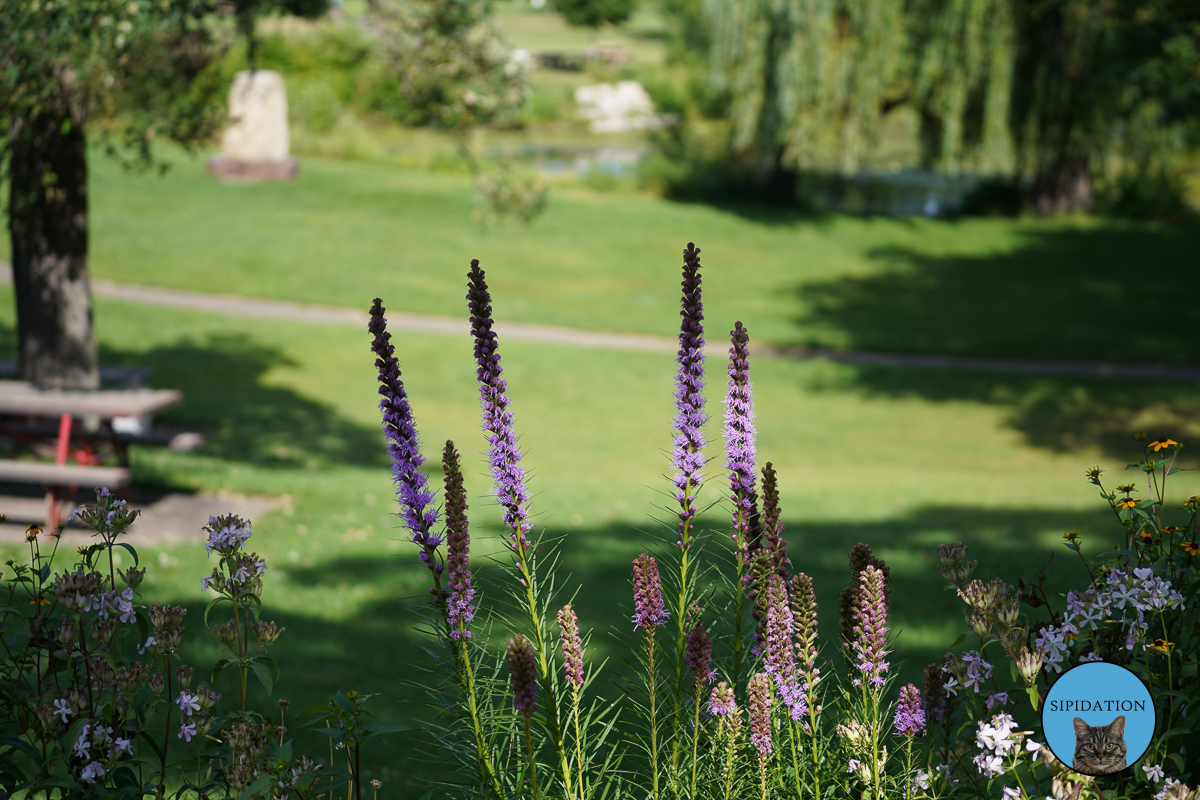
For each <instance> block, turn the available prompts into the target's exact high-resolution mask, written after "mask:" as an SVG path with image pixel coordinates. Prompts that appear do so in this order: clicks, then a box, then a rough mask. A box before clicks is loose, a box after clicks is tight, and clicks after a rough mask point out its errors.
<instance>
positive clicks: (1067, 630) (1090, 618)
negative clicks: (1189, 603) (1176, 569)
mask: <svg viewBox="0 0 1200 800" xmlns="http://www.w3.org/2000/svg"><path fill="white" fill-rule="evenodd" d="M1105 583H1106V584H1107V586H1108V588H1107V589H1105V590H1103V591H1097V590H1096V589H1088V590H1087V591H1086V592H1070V593H1069V594H1068V595H1067V613H1066V616H1065V617H1064V619H1063V624H1062V625H1059V626H1057V627H1055V626H1050V627H1048V628H1045V629H1043V630H1042V632H1041V634H1039V636H1038V638H1037V641H1036V645H1037V646H1038V647H1040V648H1041V649H1042V650H1044V651H1045V652H1046V662H1045V664H1044V666H1043V669H1045V670H1047V671H1049V670H1051V669H1053V670H1054V671H1055V672H1062V662H1063V659H1064V657H1065V656H1066V653H1067V651H1068V650H1069V649H1070V646H1071V645H1070V639H1069V638H1068V637H1070V636H1071V635H1075V636H1078V635H1079V634H1080V633H1081V632H1083V631H1094V630H1097V629H1099V628H1100V626H1101V625H1102V624H1104V623H1105V622H1106V621H1108V620H1117V621H1119V622H1121V623H1122V625H1123V629H1124V631H1125V649H1126V650H1132V649H1133V648H1134V646H1135V645H1136V644H1138V643H1139V642H1140V643H1141V644H1142V647H1143V648H1145V647H1146V646H1147V645H1146V643H1145V634H1146V631H1147V630H1148V629H1149V627H1150V626H1149V623H1147V622H1146V612H1147V611H1161V610H1162V609H1164V608H1179V609H1182V608H1184V605H1183V595H1181V594H1180V593H1179V592H1177V591H1176V590H1175V589H1173V588H1172V587H1171V582H1170V581H1165V580H1163V579H1162V578H1159V577H1158V576H1156V575H1155V574H1154V568H1153V567H1140V568H1138V569H1135V570H1133V572H1132V573H1126V572H1123V571H1121V570H1119V569H1115V568H1114V569H1112V570H1111V571H1110V572H1109V573H1108V577H1107V579H1106V580H1105ZM1098 658H1099V657H1098V656H1094V655H1090V657H1087V656H1085V657H1084V658H1082V659H1081V661H1096V660H1098Z"/></svg>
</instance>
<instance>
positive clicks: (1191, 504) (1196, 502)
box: [1183, 495, 1200, 508]
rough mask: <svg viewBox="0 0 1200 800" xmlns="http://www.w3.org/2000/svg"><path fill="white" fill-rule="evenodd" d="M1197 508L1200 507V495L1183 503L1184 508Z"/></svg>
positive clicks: (1193, 496)
mask: <svg viewBox="0 0 1200 800" xmlns="http://www.w3.org/2000/svg"><path fill="white" fill-rule="evenodd" d="M1196 506H1200V495H1192V496H1191V497H1189V498H1188V499H1187V500H1184V501H1183V507H1184V508H1195V507H1196Z"/></svg>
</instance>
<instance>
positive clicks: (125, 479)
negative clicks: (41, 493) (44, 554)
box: [0, 380, 183, 528]
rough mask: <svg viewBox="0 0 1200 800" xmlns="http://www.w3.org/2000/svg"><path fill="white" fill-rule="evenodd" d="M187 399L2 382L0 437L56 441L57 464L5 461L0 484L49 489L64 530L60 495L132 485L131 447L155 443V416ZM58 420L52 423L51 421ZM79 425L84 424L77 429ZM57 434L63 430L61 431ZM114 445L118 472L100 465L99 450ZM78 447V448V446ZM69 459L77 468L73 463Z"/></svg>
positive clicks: (51, 522) (175, 394)
mask: <svg viewBox="0 0 1200 800" xmlns="http://www.w3.org/2000/svg"><path fill="white" fill-rule="evenodd" d="M182 399H183V394H182V393H181V392H179V391H178V390H175V389H146V388H129V389H98V390H95V391H70V390H64V389H39V388H36V387H34V386H32V385H31V384H30V383H28V382H27V381H14V380H0V436H4V437H8V438H12V439H17V440H21V441H25V442H29V443H49V442H53V444H54V448H55V459H54V463H53V464H47V463H41V462H36V461H21V460H16V459H0V481H2V482H9V483H27V484H34V485H42V486H45V487H46V517H47V520H46V521H47V524H48V526H49V527H51V528H53V527H55V526H57V525H58V521H59V508H58V493H59V491H60V490H61V489H63V488H66V487H75V486H87V487H90V488H99V487H101V486H106V487H108V488H111V489H118V488H121V487H123V486H125V485H127V484H128V483H129V480H130V472H129V454H128V447H129V445H130V444H134V443H152V442H153V439H152V436H150V435H148V434H151V433H152V432H150V431H149V430H148V428H149V425H148V421H149V419H150V416H151V415H152V414H153V413H154V412H156V411H160V410H161V409H163V408H166V407H168V406H171V405H174V404H175V403H178V402H179V401H180V400H182ZM55 419H56V420H57V425H55V424H54V423H50V424H47V422H46V420H55ZM76 420H78V422H79V424H76ZM55 429H57V430H55ZM105 441H107V442H110V443H111V444H112V446H113V451H114V453H115V454H116V456H117V462H118V465H117V466H115V467H105V466H100V463H99V462H100V456H99V453H98V452H97V445H98V444H99V443H100V442H105ZM72 442H76V443H77V444H78V446H77V447H72ZM68 457H72V458H74V460H75V461H76V463H75V464H68V463H67V459H68Z"/></svg>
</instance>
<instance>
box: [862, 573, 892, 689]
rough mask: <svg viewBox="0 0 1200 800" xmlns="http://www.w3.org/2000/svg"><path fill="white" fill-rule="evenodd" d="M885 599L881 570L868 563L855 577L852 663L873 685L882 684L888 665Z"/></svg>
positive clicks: (877, 687) (878, 685)
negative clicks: (856, 586) (885, 659)
mask: <svg viewBox="0 0 1200 800" xmlns="http://www.w3.org/2000/svg"><path fill="white" fill-rule="evenodd" d="M887 615H888V611H887V601H886V600H885V599H884V579H883V572H881V571H880V570H878V569H876V568H875V567H874V566H868V567H867V568H866V569H864V570H863V571H862V572H861V573H860V574H859V577H858V599H857V601H856V602H855V604H854V631H853V635H854V644H853V648H854V667H855V668H856V669H857V670H858V671H859V672H861V673H862V676H861V677H860V678H855V679H854V685H855V686H859V685H861V681H862V680H863V679H865V680H866V681H867V682H868V683H869V684H870V685H871V686H872V687H873V688H875V689H879V688H880V687H882V686H883V676H884V675H885V674H886V673H887V671H888V668H889V667H890V666H891V665H890V664H888V662H886V661H884V660H883V659H884V657H886V656H887V650H886V649H885V647H886V646H887V634H888V628H887Z"/></svg>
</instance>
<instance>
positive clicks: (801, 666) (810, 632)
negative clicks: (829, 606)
mask: <svg viewBox="0 0 1200 800" xmlns="http://www.w3.org/2000/svg"><path fill="white" fill-rule="evenodd" d="M791 586H792V591H791V602H792V619H793V621H794V623H795V626H796V659H797V665H796V668H797V671H798V672H799V673H800V674H801V676H802V677H803V680H804V708H805V710H806V711H807V713H808V720H806V721H803V722H802V723H801V727H802V728H803V729H804V731H805V732H807V733H808V734H809V735H810V737H811V739H812V741H811V743H810V746H809V752H810V753H811V754H812V762H813V770H812V782H813V798H814V800H820V799H821V775H820V763H821V753H820V749H819V744H820V741H819V740H820V733H819V731H818V726H817V714H819V713H820V711H821V706H820V705H819V704H818V703H817V684H818V683H820V681H821V670H820V668H819V667H817V594H816V591H815V589H814V588H813V582H812V578H810V577H809V576H808V575H805V574H804V573H803V572H797V573H796V574H795V576H793V577H792V584H791Z"/></svg>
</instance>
